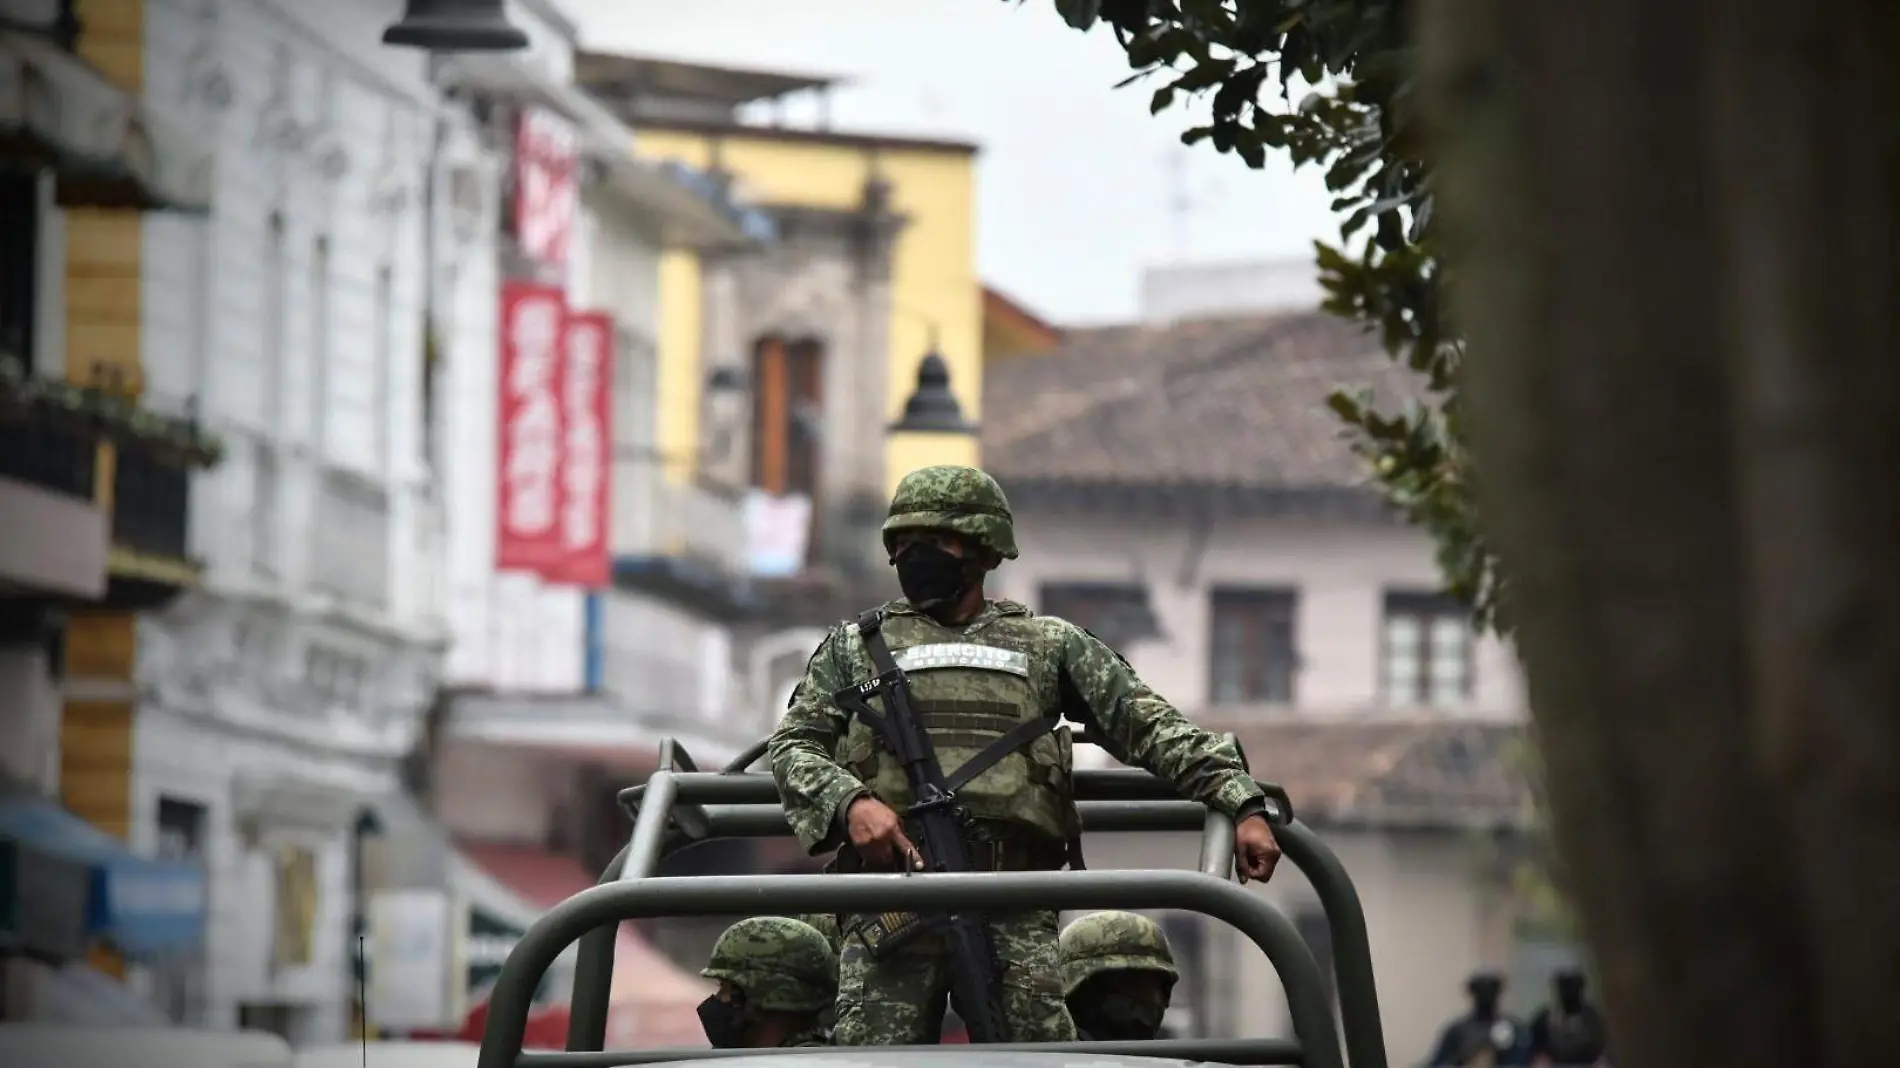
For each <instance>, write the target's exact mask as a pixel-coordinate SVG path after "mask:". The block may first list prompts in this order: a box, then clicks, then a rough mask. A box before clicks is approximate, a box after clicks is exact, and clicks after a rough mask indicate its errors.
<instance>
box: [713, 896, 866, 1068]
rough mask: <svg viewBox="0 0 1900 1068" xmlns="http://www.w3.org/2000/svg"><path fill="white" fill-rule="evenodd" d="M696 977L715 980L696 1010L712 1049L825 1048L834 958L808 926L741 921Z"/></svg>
mask: <svg viewBox="0 0 1900 1068" xmlns="http://www.w3.org/2000/svg"><path fill="white" fill-rule="evenodd" d="M699 974H701V975H703V976H705V977H706V978H708V979H717V980H719V989H718V990H717V991H716V992H714V993H713V995H712V996H711V997H709V998H707V999H706V1000H705V1001H702V1002H700V1005H699V1023H700V1026H701V1027H702V1028H704V1029H705V1032H706V1040H707V1041H708V1042H710V1043H712V1045H713V1048H714V1049H778V1048H785V1047H788V1046H826V1045H830V1041H829V1039H828V1037H827V1036H826V1034H825V1029H824V1025H823V1020H822V1017H823V1016H824V1015H825V1014H827V1013H829V1012H830V1011H831V1009H832V1006H833V1005H834V1004H835V1003H836V1001H837V998H838V957H837V954H836V953H835V952H834V951H833V950H832V948H831V945H830V943H829V942H827V941H826V940H825V936H824V935H823V934H821V933H819V932H818V931H817V930H815V929H814V928H813V927H812V926H811V925H810V924H807V923H803V922H801V921H798V920H793V919H788V918H786V917H783V916H755V917H752V918H750V919H744V920H740V921H739V922H738V923H735V924H733V925H732V926H731V927H728V928H726V932H725V933H724V934H722V935H720V936H719V941H718V942H717V943H715V944H714V945H713V951H712V959H711V960H710V961H708V962H707V964H706V968H705V970H703V971H701V972H700V973H699Z"/></svg>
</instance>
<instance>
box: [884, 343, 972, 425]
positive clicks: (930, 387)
mask: <svg viewBox="0 0 1900 1068" xmlns="http://www.w3.org/2000/svg"><path fill="white" fill-rule="evenodd" d="M887 429H888V432H889V433H892V434H965V435H973V434H975V433H976V432H977V425H976V424H975V423H972V422H970V421H968V420H966V419H964V418H963V406H962V405H961V404H958V403H957V395H956V394H955V393H952V392H951V391H950V365H949V364H948V363H946V362H945V361H944V358H943V356H942V355H940V354H939V353H937V352H936V351H935V350H934V349H933V350H932V351H930V352H927V353H925V354H924V358H923V361H922V362H921V363H919V364H918V365H917V389H916V391H915V392H913V393H912V394H911V395H910V399H909V400H908V401H905V402H904V417H903V418H902V419H899V420H898V421H897V422H895V423H892V424H891V425H890V426H889V427H888V428H887Z"/></svg>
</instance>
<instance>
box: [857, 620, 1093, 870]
mask: <svg viewBox="0 0 1900 1068" xmlns="http://www.w3.org/2000/svg"><path fill="white" fill-rule="evenodd" d="M994 610H995V612H996V613H997V614H995V615H993V616H992V617H991V618H990V619H988V620H987V621H985V622H982V623H979V624H976V625H974V626H971V627H967V628H951V627H945V626H943V625H942V624H939V623H938V622H936V621H935V620H933V619H930V618H929V617H926V616H922V615H915V614H910V613H902V614H898V613H893V614H891V615H889V616H888V617H887V618H886V619H885V621H884V625H883V628H882V630H883V634H884V640H885V642H886V643H887V644H888V645H889V646H890V648H891V653H892V656H893V657H894V658H895V659H896V661H897V666H898V667H899V668H901V669H903V672H904V674H905V676H906V677H908V678H909V680H910V690H911V700H912V707H913V709H914V710H915V712H916V714H917V717H918V720H919V723H920V725H921V726H922V727H923V729H924V731H925V732H926V733H927V734H929V735H930V740H931V743H932V744H933V745H934V746H935V747H936V750H937V761H938V763H939V764H941V765H942V766H943V769H944V771H945V772H946V773H954V772H955V771H956V770H957V769H958V768H960V767H962V766H963V765H964V764H965V763H967V762H968V761H969V760H970V759H971V758H972V757H975V756H976V755H977V754H978V753H979V752H981V751H982V750H983V749H984V748H985V747H987V746H989V745H990V744H991V743H992V742H995V741H996V740H997V739H999V738H1002V737H1003V736H1004V735H1006V734H1008V733H1009V732H1010V731H1012V730H1016V729H1018V728H1020V727H1021V726H1022V725H1023V724H1025V723H1029V722H1033V721H1036V720H1040V719H1044V718H1046V717H1053V716H1054V715H1055V714H1056V708H1055V704H1056V701H1055V697H1054V694H1055V686H1054V683H1053V681H1052V680H1053V671H1052V665H1051V664H1050V663H1049V659H1050V655H1051V651H1050V650H1049V649H1047V648H1046V644H1047V643H1046V639H1045V637H1044V635H1045V634H1046V628H1045V627H1044V625H1043V624H1039V623H1035V622H1033V621H1032V620H1033V617H1032V616H1031V614H1030V612H1029V610H1028V609H1026V608H1023V607H1021V606H1020V605H1014V604H1008V603H1002V604H998V605H996V606H995V609H994ZM849 627H850V629H852V630H853V632H855V629H856V624H850V625H849ZM859 660H860V663H859V664H858V673H859V674H858V677H860V678H868V677H869V672H870V666H869V664H868V663H866V662H864V657H863V656H862V654H861V653H860V656H859ZM838 763H839V765H840V766H841V767H844V768H845V769H847V770H849V771H850V772H851V773H852V774H853V775H856V776H857V777H858V779H859V780H860V781H862V782H863V783H864V784H865V786H867V787H868V788H869V789H870V790H871V792H872V793H874V794H876V795H877V797H878V800H880V801H883V802H884V803H885V804H887V805H890V806H891V807H892V808H895V809H897V810H898V811H900V812H901V811H903V810H904V809H905V808H906V807H907V806H908V805H909V804H910V783H909V782H908V781H907V780H906V779H905V776H904V769H903V767H902V766H901V765H899V764H898V763H897V761H896V760H894V759H892V757H891V753H890V751H889V750H887V749H886V748H885V747H884V744H883V742H882V741H881V740H880V739H879V737H878V735H877V733H876V732H875V731H874V730H872V729H871V728H870V727H869V726H868V725H866V724H865V723H863V722H860V721H858V720H856V719H853V720H852V722H851V726H850V727H849V728H848V729H847V730H846V731H845V735H844V739H843V741H842V742H840V744H839V746H838ZM1074 765H1075V757H1074V752H1073V749H1072V743H1071V742H1070V739H1069V732H1068V731H1058V730H1051V731H1049V732H1048V733H1044V734H1041V735H1038V736H1037V737H1035V738H1034V739H1032V740H1031V741H1029V742H1028V743H1027V744H1025V745H1023V746H1022V747H1020V748H1018V749H1017V750H1015V751H1014V752H1012V753H1010V754H1009V755H1007V756H1005V757H1003V758H1002V759H1000V760H998V761H997V762H996V763H995V764H993V765H991V766H990V767H989V768H988V769H986V770H984V771H983V772H981V773H980V774H978V775H976V776H975V777H974V778H972V779H971V780H970V781H969V782H968V783H966V784H964V785H963V786H962V788H961V789H959V790H958V791H957V798H958V800H959V801H960V802H961V803H962V804H963V806H964V808H965V809H966V811H968V813H969V814H970V816H971V817H972V818H974V819H977V820H983V821H995V822H997V823H1002V824H1011V825H1015V826H1018V827H1022V828H1024V829H1027V830H1029V831H1031V832H1033V833H1035V834H1037V835H1041V836H1044V837H1047V838H1052V839H1057V840H1061V839H1067V838H1070V837H1072V836H1073V835H1074V833H1075V830H1076V826H1077V820H1076V814H1075V804H1074V795H1073V792H1072V789H1071V776H1072V774H1073V771H1074Z"/></svg>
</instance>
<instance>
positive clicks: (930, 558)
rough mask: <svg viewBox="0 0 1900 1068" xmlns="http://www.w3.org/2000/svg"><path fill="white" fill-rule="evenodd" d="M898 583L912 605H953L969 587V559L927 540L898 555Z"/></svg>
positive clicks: (930, 606)
mask: <svg viewBox="0 0 1900 1068" xmlns="http://www.w3.org/2000/svg"><path fill="white" fill-rule="evenodd" d="M895 562H896V564H897V584H898V585H899V586H901V587H903V590H904V599H905V600H906V601H909V602H910V603H911V607H913V608H919V609H922V610H924V611H926V612H927V611H929V610H931V609H933V608H939V607H942V606H944V605H947V604H951V603H953V602H954V601H956V600H957V599H958V598H959V597H962V596H963V594H964V592H965V591H966V590H968V589H969V588H970V573H971V569H970V561H968V560H966V559H964V558H963V557H961V556H957V555H956V554H954V553H950V552H946V551H944V550H943V549H940V548H938V547H937V546H935V545H931V544H929V543H927V542H918V543H917V544H915V545H911V546H908V547H907V548H905V549H904V551H903V552H901V553H899V554H897V558H896V561H895Z"/></svg>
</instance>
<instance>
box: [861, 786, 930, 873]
mask: <svg viewBox="0 0 1900 1068" xmlns="http://www.w3.org/2000/svg"><path fill="white" fill-rule="evenodd" d="M844 820H845V829H846V832H847V833H848V834H850V836H851V845H852V846H853V847H854V848H855V849H856V850H857V851H858V856H859V857H860V858H862V859H863V860H864V861H865V862H866V863H867V865H869V866H872V867H880V868H884V869H886V870H890V871H903V870H906V869H908V870H910V871H922V870H924V855H923V854H922V853H921V852H919V851H918V849H917V847H916V846H915V845H913V844H912V843H911V840H910V838H909V837H907V836H906V835H905V834H904V821H903V820H901V819H899V818H898V816H897V813H896V812H894V811H892V810H891V806H889V805H887V804H885V803H884V802H882V801H879V800H878V799H877V798H875V797H860V798H858V799H857V800H856V801H853V802H851V807H849V808H847V809H845V813H844ZM899 857H902V858H904V860H905V863H904V864H899V863H898V858H899Z"/></svg>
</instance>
